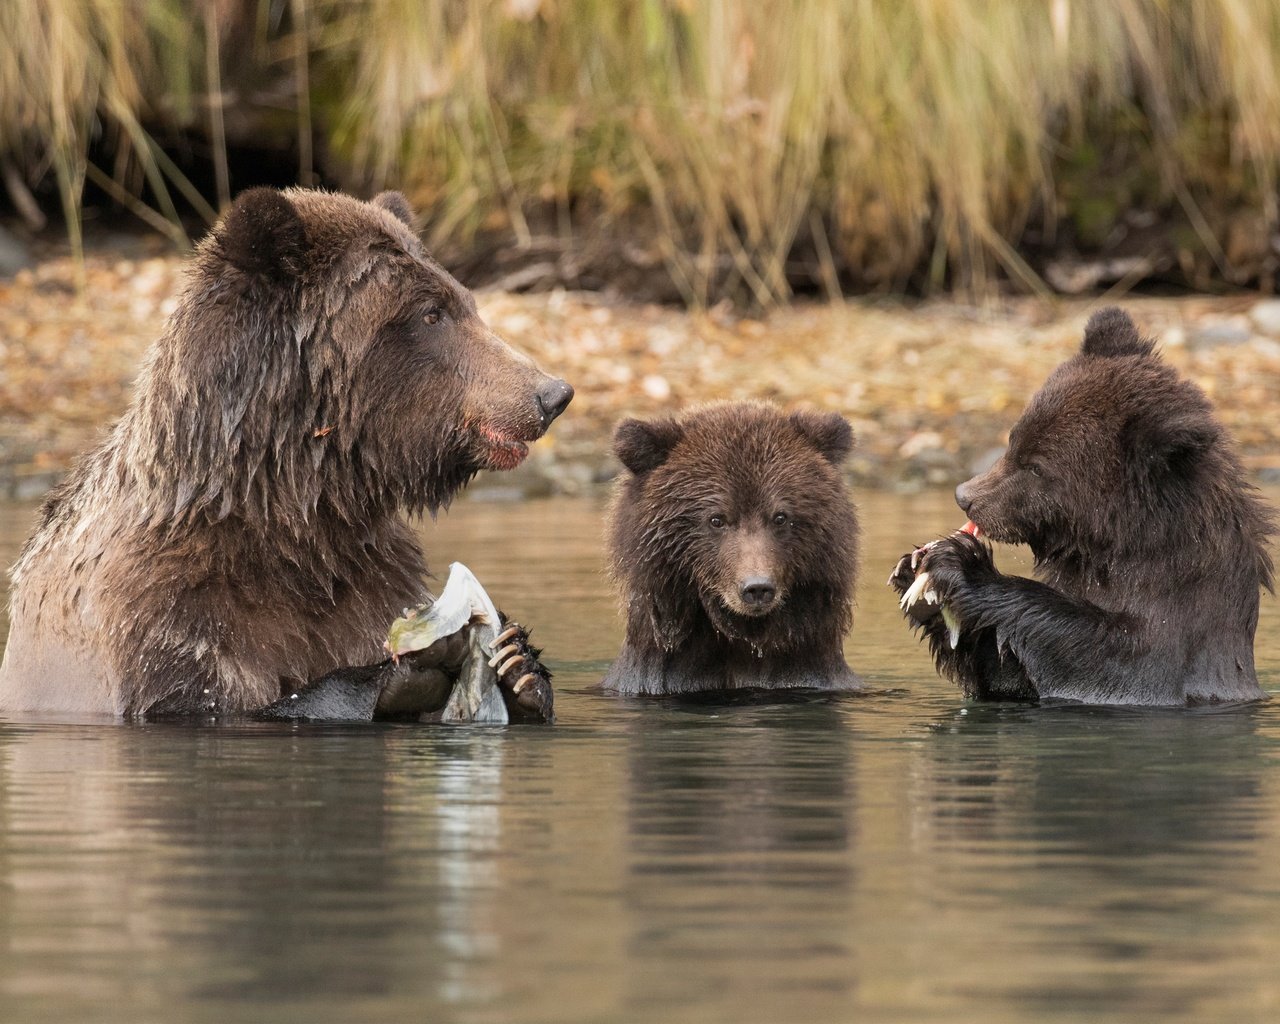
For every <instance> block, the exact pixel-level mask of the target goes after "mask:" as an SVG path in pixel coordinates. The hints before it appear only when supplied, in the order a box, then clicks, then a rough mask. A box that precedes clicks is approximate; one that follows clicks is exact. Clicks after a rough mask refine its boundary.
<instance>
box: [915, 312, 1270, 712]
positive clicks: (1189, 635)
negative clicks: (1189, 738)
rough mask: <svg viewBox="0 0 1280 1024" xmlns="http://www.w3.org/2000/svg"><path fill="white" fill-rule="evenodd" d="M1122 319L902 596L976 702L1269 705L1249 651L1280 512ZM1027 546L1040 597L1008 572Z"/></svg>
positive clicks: (973, 487) (1092, 341) (1199, 395)
mask: <svg viewBox="0 0 1280 1024" xmlns="http://www.w3.org/2000/svg"><path fill="white" fill-rule="evenodd" d="M1154 347H1155V343H1154V342H1153V341H1151V340H1149V339H1146V338H1143V337H1141V336H1140V335H1139V333H1138V330H1137V328H1136V327H1135V326H1134V323H1133V321H1132V320H1131V319H1130V318H1129V317H1128V315H1127V314H1125V313H1124V312H1122V311H1121V310H1119V309H1115V308H1109V309H1104V310H1101V311H1100V312H1098V313H1096V314H1094V316H1093V317H1092V318H1091V319H1090V320H1089V323H1088V325H1087V326H1086V328H1085V333H1084V343H1083V345H1082V347H1081V349H1080V351H1079V353H1078V354H1077V355H1075V356H1074V357H1073V358H1071V359H1069V360H1068V361H1067V362H1065V363H1064V364H1062V365H1061V366H1060V367H1058V368H1057V369H1056V370H1055V371H1054V372H1053V373H1052V374H1051V375H1050V377H1049V379H1048V380H1047V381H1046V382H1045V384H1044V386H1043V387H1042V388H1041V389H1040V391H1039V392H1038V393H1037V394H1036V395H1035V396H1034V397H1033V398H1032V399H1031V402H1030V404H1029V405H1028V406H1027V408H1026V410H1025V411H1024V412H1023V414H1022V416H1021V418H1020V419H1019V420H1018V422H1017V423H1016V424H1015V425H1014V427H1013V430H1012V431H1011V432H1010V435H1009V447H1008V450H1007V451H1006V452H1005V453H1004V455H1003V457H1002V458H1000V460H999V461H998V462H996V464H995V465H994V466H993V467H992V468H991V469H990V470H989V471H988V472H986V473H984V474H982V475H981V476H978V477H975V478H974V479H972V480H969V481H967V482H966V483H963V484H961V485H960V486H959V487H958V488H957V489H956V501H957V503H958V504H959V505H960V507H961V509H963V510H964V511H965V513H966V514H967V515H968V516H969V523H967V524H966V526H965V528H964V530H963V531H960V532H958V533H956V534H953V535H952V536H950V537H946V538H943V539H942V540H939V541H936V542H934V543H933V544H930V545H927V546H926V547H924V548H919V549H917V550H916V551H914V552H911V553H909V554H907V555H905V556H903V558H902V560H901V561H900V562H899V563H898V566H897V568H896V569H895V571H894V574H893V576H892V577H891V578H890V584H891V585H892V586H893V587H894V588H895V589H896V590H897V591H898V593H899V594H900V595H907V594H908V592H909V591H910V590H911V588H912V586H913V583H915V582H916V581H917V580H918V579H919V575H920V574H923V573H927V574H928V580H927V581H926V585H925V586H917V587H916V588H915V591H914V592H912V593H911V594H910V596H909V597H904V598H903V600H904V602H906V603H907V608H906V611H907V614H908V616H909V617H910V618H911V620H912V621H913V622H914V624H915V625H916V626H918V627H919V628H920V629H921V630H922V631H923V633H924V635H925V636H926V637H927V638H928V640H929V645H930V649H931V651H932V653H933V656H934V660H935V661H936V663H937V666H938V669H939V671H940V672H942V673H944V674H945V675H948V676H950V677H951V678H953V679H954V680H956V681H957V682H958V683H959V684H960V685H961V686H962V687H963V689H964V691H965V693H966V694H967V695H968V696H970V697H975V698H982V699H993V700H1036V699H1050V698H1052V699H1062V700H1071V701H1080V702H1085V703H1094V704H1133V705H1184V704H1200V703H1209V702H1219V701H1251V700H1260V699H1264V698H1265V696H1266V694H1265V693H1264V692H1263V690H1262V689H1261V688H1260V687H1259V685H1258V679H1257V675H1256V674H1255V672H1254V662H1253V637H1254V631H1255V629H1256V627H1257V624H1258V599H1259V590H1260V588H1261V587H1266V588H1268V589H1272V587H1273V576H1272V563H1271V559H1270V557H1269V555H1268V554H1267V541H1268V538H1269V537H1270V536H1271V535H1273V534H1274V533H1275V529H1276V524H1275V518H1274V515H1273V513H1272V511H1271V510H1270V509H1269V508H1268V507H1267V506H1266V505H1264V504H1263V503H1262V502H1261V500H1260V499H1259V497H1258V494H1257V492H1256V491H1255V489H1254V488H1253V487H1252V486H1250V485H1249V484H1248V483H1247V482H1246V480H1245V475H1244V470H1243V468H1242V466H1241V464H1240V460H1239V458H1238V457H1237V455H1236V453H1235V450H1234V447H1233V445H1232V442H1231V440H1230V439H1229V437H1228V435H1227V433H1226V431H1225V430H1224V428H1223V427H1222V425H1221V424H1220V423H1219V422H1218V420H1217V419H1216V417H1215V416H1214V413H1213V410H1212V408H1211V406H1210V404H1209V401H1208V400H1207V399H1206V398H1205V396H1204V394H1203V392H1201V390H1200V389H1199V388H1198V387H1196V386H1195V385H1194V384H1193V383H1191V382H1190V381H1187V380H1184V379H1182V378H1181V377H1179V375H1178V374H1177V372H1176V371H1175V370H1174V369H1173V368H1172V367H1170V366H1168V365H1167V364H1166V363H1164V362H1163V361H1162V360H1161V359H1160V357H1159V356H1158V355H1157V354H1156V352H1155V351H1154ZM984 538H989V539H990V540H994V541H1000V542H1003V543H1008V544H1027V545H1029V546H1030V548H1031V551H1032V553H1033V555H1034V556H1035V560H1036V567H1037V570H1038V572H1039V575H1040V576H1041V579H1042V580H1043V582H1038V581H1036V580H1030V579H1024V578H1021V577H1017V576H1006V575H1004V574H1003V573H1001V572H999V571H997V569H996V567H995V564H994V562H993V561H992V557H991V549H990V547H989V546H988V545H987V543H986V542H985V540H984Z"/></svg>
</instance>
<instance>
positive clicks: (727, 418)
mask: <svg viewBox="0 0 1280 1024" xmlns="http://www.w3.org/2000/svg"><path fill="white" fill-rule="evenodd" d="M852 442H853V438H852V432H851V431H850V429H849V426H848V424H847V423H846V422H845V421H844V420H843V419H842V418H841V417H839V416H838V415H835V414H828V415H823V414H817V413H795V414H791V415H786V414H784V413H782V412H780V411H779V410H777V409H776V408H774V407H772V406H769V405H765V404H763V403H725V404H720V405H713V406H709V407H707V408H705V409H703V410H700V411H697V412H694V413H691V414H689V415H687V416H685V417H684V418H683V419H681V420H657V421H651V422H647V423H646V422H641V421H639V420H627V421H624V422H623V423H621V424H619V426H618V429H617V432H616V435H615V440H614V450H615V452H616V454H617V455H618V457H619V458H620V459H621V461H622V462H623V464H624V466H626V467H627V468H628V471H629V472H628V473H627V474H626V476H625V477H624V478H623V479H622V480H620V481H619V483H618V485H617V490H616V492H615V496H614V501H613V505H612V508H611V510H610V515H609V527H608V534H609V551H610V564H611V571H612V574H613V576H614V579H615V581H616V582H617V584H618V587H619V589H620V591H621V594H622V600H623V605H624V610H625V612H626V616H627V631H626V640H625V642H624V645H623V648H622V651H621V653H620V654H619V655H618V658H617V660H616V661H615V662H614V664H613V666H612V667H611V668H610V670H609V673H608V675H607V677H606V678H605V680H604V684H603V685H604V688H605V689H607V690H612V691H616V692H620V693H628V694H669V693H689V692H696V691H703V690H726V689H739V688H753V687H754V688H764V689H772V688H779V687H812V688H817V689H826V690H830V689H852V688H856V687H857V686H858V680H857V677H856V676H854V674H853V673H852V672H851V671H850V670H849V668H848V666H847V665H846V664H845V661H844V656H843V653H842V650H841V647H842V641H843V638H844V636H845V634H846V633H847V632H848V631H849V629H850V627H851V625H852V622H853V607H852V601H853V588H854V584H855V582H856V578H857V545H858V525H857V519H856V515H855V512H854V508H853V505H852V503H851V502H850V500H849V496H848V493H847V491H846V490H845V487H844V485H843V482H842V481H841V477H840V472H839V465H840V464H841V463H842V462H843V460H844V458H845V457H846V456H847V454H848V452H849V450H850V447H851V446H852ZM779 512H783V513H785V514H786V517H787V522H786V524H785V525H778V524H775V523H773V522H772V517H773V516H774V515H775V514H776V513H779ZM713 515H719V516H722V517H723V518H724V519H725V526H724V527H723V528H719V529H716V528H713V527H712V526H711V525H709V523H710V519H711V517H712V516H713ZM748 553H749V554H748ZM748 558H749V559H752V560H754V561H753V562H752V564H753V565H754V564H755V562H759V563H761V565H764V566H767V567H768V568H769V570H770V572H772V573H773V574H774V575H775V576H776V580H774V582H775V583H776V584H777V586H778V588H779V593H780V601H779V603H778V604H777V605H776V606H775V607H773V608H772V609H771V610H770V611H769V612H768V613H767V614H765V615H763V616H759V617H752V616H749V615H746V614H741V613H739V612H738V611H735V610H734V609H733V608H731V607H729V606H728V604H727V603H726V600H725V597H724V595H725V594H726V593H730V594H731V593H732V592H733V588H734V587H735V586H737V585H738V582H739V580H740V577H741V574H742V573H743V572H744V571H745V569H744V565H745V563H744V559H748Z"/></svg>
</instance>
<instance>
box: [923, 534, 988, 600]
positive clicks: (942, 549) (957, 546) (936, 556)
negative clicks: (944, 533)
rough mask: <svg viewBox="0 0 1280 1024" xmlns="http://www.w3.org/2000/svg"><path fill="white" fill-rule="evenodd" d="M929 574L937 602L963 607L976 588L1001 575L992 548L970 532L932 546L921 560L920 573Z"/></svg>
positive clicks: (937, 541)
mask: <svg viewBox="0 0 1280 1024" xmlns="http://www.w3.org/2000/svg"><path fill="white" fill-rule="evenodd" d="M924 573H928V575H929V582H928V590H929V591H930V592H931V593H932V594H934V595H936V598H937V603H939V604H949V605H951V606H952V607H956V606H963V604H964V603H965V598H966V596H967V595H969V594H970V593H972V591H973V590H974V589H975V588H978V587H982V586H984V585H985V584H987V583H990V582H991V581H992V580H993V579H995V577H996V576H997V575H998V573H997V571H996V564H995V561H994V559H993V558H992V557H991V547H990V546H989V545H988V544H987V543H986V542H985V541H982V540H979V539H978V538H977V537H974V536H972V535H971V534H968V533H953V534H951V535H950V536H948V537H943V538H942V539H941V540H936V541H934V542H933V543H932V544H929V545H928V546H927V547H926V549H925V550H924V552H923V554H922V555H921V557H920V560H919V574H924Z"/></svg>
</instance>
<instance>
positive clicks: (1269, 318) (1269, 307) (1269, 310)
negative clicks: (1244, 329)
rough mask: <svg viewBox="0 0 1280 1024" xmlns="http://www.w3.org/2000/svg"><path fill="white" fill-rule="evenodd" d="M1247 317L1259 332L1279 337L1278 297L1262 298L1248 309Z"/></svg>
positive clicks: (1279, 308)
mask: <svg viewBox="0 0 1280 1024" xmlns="http://www.w3.org/2000/svg"><path fill="white" fill-rule="evenodd" d="M1249 319H1250V320H1251V321H1252V322H1253V326H1254V327H1255V328H1257V330H1258V331H1259V333H1261V334H1267V335H1270V336H1271V337H1273V338H1280V299H1264V300H1263V301H1262V302H1258V303H1255V304H1254V306H1253V308H1252V309H1251V310H1249Z"/></svg>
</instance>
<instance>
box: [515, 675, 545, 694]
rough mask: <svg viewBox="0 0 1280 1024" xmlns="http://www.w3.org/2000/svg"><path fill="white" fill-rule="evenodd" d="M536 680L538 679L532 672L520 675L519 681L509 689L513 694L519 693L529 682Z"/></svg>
mask: <svg viewBox="0 0 1280 1024" xmlns="http://www.w3.org/2000/svg"><path fill="white" fill-rule="evenodd" d="M537 678H538V677H537V676H535V675H534V674H533V673H532V672H526V673H525V674H524V675H522V676H521V677H520V678H519V679H517V680H516V685H515V686H513V687H511V689H512V690H513V691H514V692H515V693H519V692H520V691H521V690H523V689H524V688H525V687H526V686H528V685H529V684H530V683H531V682H533V681H534V680H535V679H537Z"/></svg>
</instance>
